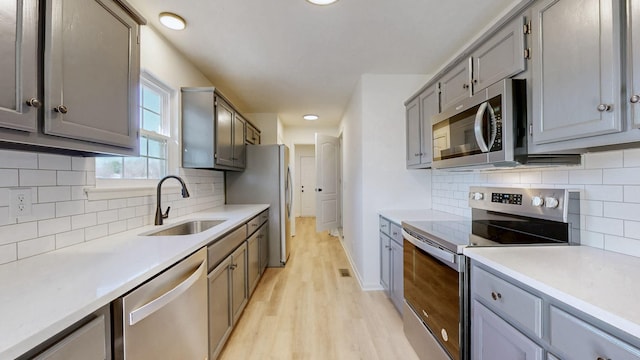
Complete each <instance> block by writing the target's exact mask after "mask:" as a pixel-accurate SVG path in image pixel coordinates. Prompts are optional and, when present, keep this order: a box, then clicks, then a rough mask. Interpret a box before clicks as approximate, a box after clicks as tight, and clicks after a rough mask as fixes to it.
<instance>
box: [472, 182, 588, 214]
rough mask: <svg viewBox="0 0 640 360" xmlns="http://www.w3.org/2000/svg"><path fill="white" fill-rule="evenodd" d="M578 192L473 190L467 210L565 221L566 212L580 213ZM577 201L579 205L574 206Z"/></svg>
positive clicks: (553, 190) (563, 190)
mask: <svg viewBox="0 0 640 360" xmlns="http://www.w3.org/2000/svg"><path fill="white" fill-rule="evenodd" d="M579 199H580V195H579V191H575V190H567V189H534V188H526V189H519V188H503V187H482V186H472V187H471V188H470V191H469V206H470V207H471V208H472V209H482V210H488V211H496V212H505V213H514V214H518V215H522V216H530V217H536V218H541V219H549V220H557V221H565V222H566V221H567V216H568V215H569V212H570V210H569V208H570V207H571V208H575V209H574V210H571V212H573V213H579V207H577V206H575V204H574V206H571V204H573V203H576V204H579ZM574 200H577V201H578V202H575V201H574Z"/></svg>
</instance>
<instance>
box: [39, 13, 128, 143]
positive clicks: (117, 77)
mask: <svg viewBox="0 0 640 360" xmlns="http://www.w3.org/2000/svg"><path fill="white" fill-rule="evenodd" d="M46 11H47V14H46V19H51V21H47V22H45V23H46V27H47V28H46V31H45V65H44V73H45V79H44V81H45V102H44V132H45V133H46V134H49V135H57V136H61V137H66V138H73V139H80V140H85V141H90V142H94V143H99V144H107V145H113V146H117V147H123V148H128V149H138V138H137V137H138V124H139V118H138V112H139V109H138V106H139V105H138V104H139V100H138V99H139V95H138V91H139V90H138V83H139V77H140V73H139V68H140V65H139V64H140V61H139V43H138V24H137V23H136V22H135V21H134V20H133V19H132V18H131V17H130V16H129V15H128V14H127V13H126V12H125V11H124V10H123V9H122V8H121V7H120V6H119V5H117V3H115V2H114V1H112V0H64V1H63V0H47V4H46Z"/></svg>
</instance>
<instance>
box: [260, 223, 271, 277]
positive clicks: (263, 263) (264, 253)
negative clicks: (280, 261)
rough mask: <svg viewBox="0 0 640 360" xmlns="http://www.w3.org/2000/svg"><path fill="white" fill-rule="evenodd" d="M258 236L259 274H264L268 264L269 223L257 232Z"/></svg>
mask: <svg viewBox="0 0 640 360" xmlns="http://www.w3.org/2000/svg"><path fill="white" fill-rule="evenodd" d="M267 217H268V214H267ZM259 232H260V234H259V235H258V243H259V244H260V245H259V253H260V274H261V275H262V274H264V272H265V270H266V269H267V265H268V264H269V223H265V224H264V225H262V227H261V228H260V230H259Z"/></svg>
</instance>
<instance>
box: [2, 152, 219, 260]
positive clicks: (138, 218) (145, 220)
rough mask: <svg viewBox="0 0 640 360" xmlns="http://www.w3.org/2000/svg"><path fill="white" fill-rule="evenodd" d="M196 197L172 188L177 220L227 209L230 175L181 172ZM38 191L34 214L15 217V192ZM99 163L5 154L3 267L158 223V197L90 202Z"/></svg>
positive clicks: (166, 201) (169, 202)
mask: <svg viewBox="0 0 640 360" xmlns="http://www.w3.org/2000/svg"><path fill="white" fill-rule="evenodd" d="M179 175H180V176H181V177H182V178H183V179H184V180H185V182H186V184H187V187H188V189H189V192H190V193H191V197H190V198H188V199H183V198H182V197H180V196H179V194H178V193H177V192H175V191H174V193H171V194H169V192H170V190H169V189H166V192H165V194H164V195H163V199H162V204H163V205H162V206H163V207H164V208H165V209H166V207H167V206H171V213H170V216H171V217H177V216H182V215H188V214H191V213H193V212H197V211H201V210H206V209H209V208H212V207H215V206H219V205H223V204H224V173H222V172H219V171H210V170H195V169H180V174H179ZM18 186H20V187H31V188H32V200H33V206H32V214H31V216H24V217H19V218H15V217H10V216H9V207H8V205H9V201H10V189H11V188H13V187H18ZM93 186H95V159H94V158H90V157H86V158H85V157H70V156H65V155H54V154H44V153H35V152H22V151H9V150H0V264H4V263H7V262H12V261H16V260H19V259H23V258H25V257H29V256H34V255H38V254H42V253H45V252H48V251H53V250H54V249H57V248H62V247H67V246H73V245H75V244H79V243H82V242H85V241H90V240H95V239H99V238H102V237H105V236H108V235H110V234H116V233H119V232H122V231H126V230H131V229H136V228H139V227H142V226H145V225H149V224H152V223H153V214H154V211H155V202H156V199H155V196H136V197H130V198H126V197H123V198H118V199H111V200H95V201H89V200H88V199H87V195H86V193H85V191H84V189H85V188H87V187H93Z"/></svg>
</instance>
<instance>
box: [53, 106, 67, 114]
mask: <svg viewBox="0 0 640 360" xmlns="http://www.w3.org/2000/svg"><path fill="white" fill-rule="evenodd" d="M53 111H55V112H59V113H60V114H66V113H67V111H69V109H68V108H67V107H66V106H64V105H58V106H56V107H54V108H53Z"/></svg>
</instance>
